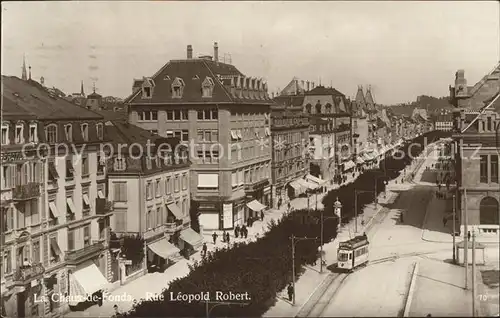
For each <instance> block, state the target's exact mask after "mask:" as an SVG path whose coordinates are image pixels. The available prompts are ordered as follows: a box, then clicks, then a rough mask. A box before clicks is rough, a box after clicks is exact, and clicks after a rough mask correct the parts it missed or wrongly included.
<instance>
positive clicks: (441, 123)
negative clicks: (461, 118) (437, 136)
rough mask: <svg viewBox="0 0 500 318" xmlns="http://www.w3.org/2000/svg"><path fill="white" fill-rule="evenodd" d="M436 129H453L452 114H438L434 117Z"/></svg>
mask: <svg viewBox="0 0 500 318" xmlns="http://www.w3.org/2000/svg"><path fill="white" fill-rule="evenodd" d="M434 129H435V130H441V131H451V130H452V129H453V116H452V114H443V115H437V116H436V118H435V119H434Z"/></svg>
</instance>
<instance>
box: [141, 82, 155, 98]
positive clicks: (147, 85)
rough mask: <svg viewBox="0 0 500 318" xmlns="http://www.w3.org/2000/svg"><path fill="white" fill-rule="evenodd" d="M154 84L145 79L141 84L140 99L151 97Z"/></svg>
mask: <svg viewBox="0 0 500 318" xmlns="http://www.w3.org/2000/svg"><path fill="white" fill-rule="evenodd" d="M154 87H155V82H154V81H153V80H152V79H151V78H145V79H144V82H143V83H142V98H143V99H150V98H151V97H152V96H153V89H154Z"/></svg>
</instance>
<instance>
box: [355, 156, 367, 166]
mask: <svg viewBox="0 0 500 318" xmlns="http://www.w3.org/2000/svg"><path fill="white" fill-rule="evenodd" d="M356 163H357V164H359V165H360V164H363V163H365V160H364V159H362V158H361V157H360V156H357V157H356Z"/></svg>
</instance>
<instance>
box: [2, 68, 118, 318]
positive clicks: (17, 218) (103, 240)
mask: <svg viewBox="0 0 500 318" xmlns="http://www.w3.org/2000/svg"><path fill="white" fill-rule="evenodd" d="M30 73H31V72H30ZM2 85H3V87H2V88H3V90H2V104H3V105H10V108H11V109H15V110H16V111H17V112H18V113H28V114H29V115H30V116H29V117H27V118H25V119H23V120H21V121H16V122H12V121H10V122H8V121H6V122H2V144H3V145H2V156H4V149H5V151H6V154H5V156H6V158H7V157H9V158H10V157H12V155H9V154H7V152H8V151H7V150H8V149H10V147H11V145H12V146H13V147H19V145H22V144H23V143H26V142H28V141H29V142H30V145H32V146H35V145H36V146H37V147H36V149H37V152H38V150H40V152H38V153H36V154H35V155H34V156H30V157H29V160H28V161H26V160H20V161H19V160H18V159H15V160H13V161H4V160H2V182H3V183H4V184H6V185H8V186H7V187H3V186H2V201H3V200H4V199H3V197H4V191H5V193H6V194H5V195H6V196H8V192H11V196H12V201H13V202H12V203H9V204H8V205H7V206H6V207H7V208H6V209H3V210H2V213H3V217H2V220H5V221H6V223H5V224H6V226H7V227H5V226H4V228H3V230H4V229H5V230H6V231H4V233H3V235H4V237H5V245H3V246H2V248H3V252H4V254H3V266H4V274H5V275H3V276H2V277H3V278H4V279H5V287H6V288H5V289H2V292H4V291H5V292H6V293H7V296H8V297H3V299H4V308H5V311H6V313H7V316H10V317H12V316H14V317H15V316H35V317H38V316H45V317H50V316H52V315H59V314H60V313H62V312H64V311H66V310H68V306H72V305H76V304H75V303H68V302H58V301H55V298H52V296H51V295H64V294H67V295H79V296H85V295H87V294H89V295H92V294H93V293H95V292H98V291H99V290H102V288H103V287H104V286H105V285H106V284H107V283H108V281H111V280H112V277H113V275H112V268H111V265H110V258H109V250H108V230H109V218H110V216H111V214H112V210H111V209H110V208H109V207H108V206H107V205H105V204H102V202H103V200H105V198H106V193H107V188H106V178H105V171H104V169H103V167H102V165H101V164H100V160H99V144H100V143H102V142H106V141H107V140H106V138H105V136H104V120H103V117H102V116H100V115H99V114H96V113H94V112H91V111H89V110H86V109H84V108H82V107H79V106H77V105H74V104H72V103H70V102H68V101H67V100H65V99H63V98H60V97H58V96H56V95H54V94H53V93H51V91H49V90H46V89H44V87H43V86H42V85H40V84H39V83H37V82H35V81H33V80H31V74H30V78H29V79H27V80H21V79H19V78H17V77H13V76H2ZM23 116H24V115H23ZM37 143H38V145H42V146H40V147H38V145H37ZM13 158H17V155H14V157H13ZM7 180H11V181H10V182H9V181H7ZM2 205H4V203H2ZM25 259H26V260H25ZM83 278H84V279H83ZM89 282H92V284H89ZM34 290H36V293H37V294H38V295H39V296H46V297H45V298H43V300H42V301H41V302H37V303H35V299H34Z"/></svg>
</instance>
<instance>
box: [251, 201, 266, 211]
mask: <svg viewBox="0 0 500 318" xmlns="http://www.w3.org/2000/svg"><path fill="white" fill-rule="evenodd" d="M247 207H249V208H250V209H252V211H255V212H260V211H262V210H264V209H265V208H266V206H265V205H264V204H262V203H260V202H259V201H257V200H252V201H250V202H248V203H247Z"/></svg>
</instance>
